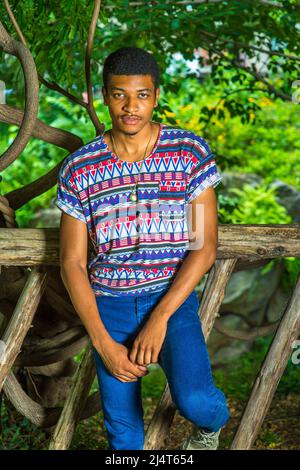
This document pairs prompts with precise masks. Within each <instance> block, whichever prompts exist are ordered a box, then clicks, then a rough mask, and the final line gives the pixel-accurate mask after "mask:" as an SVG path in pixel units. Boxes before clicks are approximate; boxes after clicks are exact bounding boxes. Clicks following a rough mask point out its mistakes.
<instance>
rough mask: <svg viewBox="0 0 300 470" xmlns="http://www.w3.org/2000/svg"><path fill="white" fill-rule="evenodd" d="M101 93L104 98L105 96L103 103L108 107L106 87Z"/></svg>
mask: <svg viewBox="0 0 300 470" xmlns="http://www.w3.org/2000/svg"><path fill="white" fill-rule="evenodd" d="M101 92H102V96H103V103H104V105H105V106H107V102H106V100H107V94H106V89H105V88H104V86H103V87H102V88H101Z"/></svg>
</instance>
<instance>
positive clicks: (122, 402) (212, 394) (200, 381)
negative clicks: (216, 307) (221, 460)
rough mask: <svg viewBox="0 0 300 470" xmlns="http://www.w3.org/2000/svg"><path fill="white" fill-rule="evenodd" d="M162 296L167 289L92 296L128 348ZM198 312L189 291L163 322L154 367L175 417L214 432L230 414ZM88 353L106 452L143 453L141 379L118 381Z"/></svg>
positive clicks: (114, 334) (110, 328)
mask: <svg viewBox="0 0 300 470" xmlns="http://www.w3.org/2000/svg"><path fill="white" fill-rule="evenodd" d="M165 293H166V290H165V291H160V292H154V293H150V294H147V295H139V296H131V297H126V296H121V297H109V296H100V297H99V296H98V297H96V300H97V306H98V310H99V313H100V317H101V320H102V322H103V323H104V326H105V328H106V329H107V331H108V332H109V334H110V336H111V337H112V338H113V339H114V340H115V341H117V342H119V343H121V344H123V345H125V346H127V347H128V348H130V347H131V346H132V344H133V341H134V339H135V337H136V336H137V334H138V332H139V331H140V329H141V328H142V326H143V325H144V323H145V322H146V321H147V319H148V318H149V316H150V314H151V312H152V310H153V309H154V307H155V305H156V304H157V303H158V302H159V300H160V299H161V298H162V297H163V296H164V295H165ZM198 308H199V300H198V296H197V293H196V291H195V290H194V291H193V292H192V293H191V294H190V295H189V296H188V297H187V299H186V300H185V301H184V302H183V303H182V305H181V306H180V307H179V308H178V309H177V310H176V311H175V313H173V315H172V316H171V317H170V318H169V320H168V324H167V332H166V336H165V340H164V342H163V344H162V347H161V351H160V353H159V356H158V364H159V365H160V367H162V369H163V371H164V374H165V376H166V378H167V380H168V384H169V388H170V393H171V397H172V401H173V403H174V405H175V407H176V408H177V410H178V411H179V413H180V414H181V415H182V416H183V417H185V418H186V419H187V420H189V421H191V422H192V423H194V424H195V425H196V426H198V427H201V428H205V429H206V430H209V431H217V430H218V429H220V428H221V427H222V426H224V424H225V423H226V422H227V421H228V419H229V411H228V408H227V405H226V398H225V395H224V394H223V392H222V391H221V390H220V389H218V388H217V387H216V386H215V384H214V380H213V377H212V373H211V367H210V362H209V356H208V351H207V346H206V343H205V339H204V336H203V332H202V324H201V320H200V319H199V317H198V313H197V312H198ZM93 352H94V357H95V361H96V371H97V379H98V384H99V388H100V397H101V398H100V400H101V405H102V411H103V417H104V424H105V427H106V433H107V438H108V443H109V448H110V450H113V449H116V450H132V449H135V450H143V447H144V421H143V405H142V396H141V380H142V378H138V381H136V382H121V381H120V380H119V379H117V378H116V377H114V376H113V375H112V374H111V373H110V372H109V371H108V370H107V368H106V367H105V365H104V364H103V362H102V359H101V356H100V355H99V353H98V352H97V350H96V349H95V348H93Z"/></svg>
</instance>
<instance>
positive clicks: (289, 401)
mask: <svg viewBox="0 0 300 470" xmlns="http://www.w3.org/2000/svg"><path fill="white" fill-rule="evenodd" d="M228 405H229V409H230V415H231V418H230V420H229V421H228V423H227V425H226V426H225V427H224V428H223V430H222V432H221V435H220V446H219V448H220V449H230V444H231V442H232V439H233V437H234V435H235V432H236V430H237V426H238V424H239V422H240V418H241V415H242V411H243V409H244V405H245V404H244V403H241V402H237V401H234V400H230V399H228ZM153 411H154V409H153V408H151V407H150V406H149V408H148V409H147V413H146V414H145V424H146V426H147V425H148V422H149V419H151V416H152V413H153ZM299 418H300V396H299V395H297V394H289V395H287V396H284V397H277V398H276V397H274V400H273V402H272V405H271V407H270V409H269V412H268V414H267V416H266V418H265V420H264V423H263V426H262V428H261V430H260V433H259V435H258V437H257V439H256V441H255V443H254V445H253V446H252V449H257V450H277V449H282V450H299V449H300V426H299ZM191 429H192V424H191V423H190V422H189V421H187V420H186V419H185V418H183V417H182V416H181V415H180V414H179V413H178V412H176V414H175V418H174V421H173V425H172V427H171V431H170V434H169V436H168V438H167V439H166V441H165V444H164V446H163V447H162V449H166V450H167V449H169V450H171V449H177V450H178V449H180V446H181V444H182V442H183V441H184V439H185V438H186V436H187V435H188V434H189V432H190V431H191Z"/></svg>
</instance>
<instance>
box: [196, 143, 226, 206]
mask: <svg viewBox="0 0 300 470" xmlns="http://www.w3.org/2000/svg"><path fill="white" fill-rule="evenodd" d="M222 179H223V177H222V176H221V175H220V173H219V170H218V168H217V164H216V161H215V156H214V154H213V153H212V151H211V149H210V147H209V145H208V143H207V142H206V140H205V139H204V138H203V137H200V136H198V135H196V134H194V145H193V147H192V164H191V169H190V172H189V177H188V184H187V201H188V202H191V201H192V200H193V199H195V198H196V197H197V196H199V194H200V193H202V191H204V190H205V189H206V188H208V187H209V186H212V187H214V188H215V187H216V186H217V185H218V184H219V183H220V182H221V180H222Z"/></svg>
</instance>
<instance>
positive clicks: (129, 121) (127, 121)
mask: <svg viewBox="0 0 300 470" xmlns="http://www.w3.org/2000/svg"><path fill="white" fill-rule="evenodd" d="M140 120H141V118H138V117H131V116H122V121H123V122H125V124H136V123H138V122H139V121H140Z"/></svg>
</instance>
